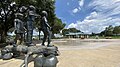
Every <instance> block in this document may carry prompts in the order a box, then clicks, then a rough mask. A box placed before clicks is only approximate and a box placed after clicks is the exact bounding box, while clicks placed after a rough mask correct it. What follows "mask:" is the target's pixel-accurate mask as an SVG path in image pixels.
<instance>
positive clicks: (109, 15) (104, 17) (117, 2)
mask: <svg viewBox="0 0 120 67" xmlns="http://www.w3.org/2000/svg"><path fill="white" fill-rule="evenodd" d="M88 7H92V8H93V9H94V10H95V11H94V12H91V13H90V15H89V16H87V17H86V18H85V19H84V20H83V21H76V23H71V24H70V25H69V26H68V28H72V27H75V28H77V29H80V30H81V31H83V32H85V33H92V32H94V33H99V32H101V31H103V30H104V29H105V28H106V27H107V26H109V25H113V26H118V25H120V0H103V1H101V0H92V1H91V2H90V4H89V6H88ZM117 15H119V16H117Z"/></svg>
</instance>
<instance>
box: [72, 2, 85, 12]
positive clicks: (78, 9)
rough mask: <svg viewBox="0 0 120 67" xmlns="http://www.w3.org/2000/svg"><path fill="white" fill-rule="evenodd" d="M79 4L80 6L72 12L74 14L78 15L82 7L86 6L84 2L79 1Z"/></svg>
mask: <svg viewBox="0 0 120 67" xmlns="http://www.w3.org/2000/svg"><path fill="white" fill-rule="evenodd" d="M78 4H79V6H77V8H75V9H73V10H72V12H73V13H78V12H79V11H80V10H81V7H83V5H84V0H79V1H78Z"/></svg>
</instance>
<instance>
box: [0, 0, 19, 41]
mask: <svg viewBox="0 0 120 67" xmlns="http://www.w3.org/2000/svg"><path fill="white" fill-rule="evenodd" d="M16 11H17V10H16V8H15V4H14V2H13V1H12V0H0V32H1V37H2V39H1V41H2V42H5V41H6V36H7V31H8V30H9V29H10V28H12V27H13V25H14V23H13V21H14V13H15V12H16Z"/></svg>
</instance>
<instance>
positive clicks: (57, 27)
mask: <svg viewBox="0 0 120 67" xmlns="http://www.w3.org/2000/svg"><path fill="white" fill-rule="evenodd" d="M65 25H66V24H65V23H62V20H61V19H58V18H57V17H56V18H55V20H54V25H53V26H52V31H53V34H54V33H60V31H61V30H62V29H63V28H64V27H65Z"/></svg>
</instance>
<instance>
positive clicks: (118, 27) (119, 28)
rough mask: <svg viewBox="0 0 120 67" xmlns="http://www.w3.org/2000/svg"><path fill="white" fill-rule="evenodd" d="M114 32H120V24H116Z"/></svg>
mask: <svg viewBox="0 0 120 67" xmlns="http://www.w3.org/2000/svg"><path fill="white" fill-rule="evenodd" d="M113 33H114V34H116V35H117V34H120V26H115V27H114V30H113Z"/></svg>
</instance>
